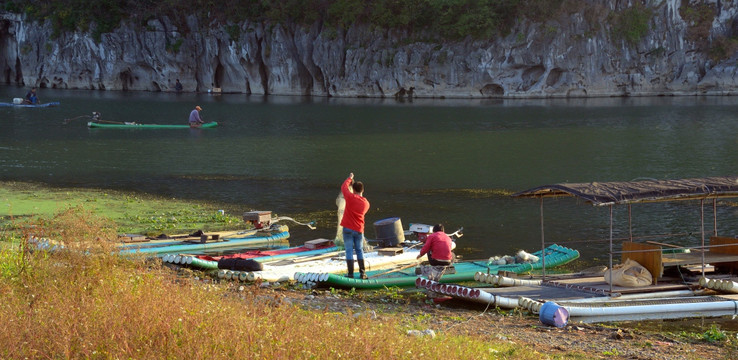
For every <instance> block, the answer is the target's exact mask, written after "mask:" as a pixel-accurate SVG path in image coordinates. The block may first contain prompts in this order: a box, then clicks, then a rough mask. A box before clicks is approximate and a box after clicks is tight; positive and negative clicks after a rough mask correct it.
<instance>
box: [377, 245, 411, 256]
mask: <svg viewBox="0 0 738 360" xmlns="http://www.w3.org/2000/svg"><path fill="white" fill-rule="evenodd" d="M403 252H405V250H403V248H401V247H386V248H381V249H377V254H379V255H383V256H395V255H399V254H402V253H403Z"/></svg>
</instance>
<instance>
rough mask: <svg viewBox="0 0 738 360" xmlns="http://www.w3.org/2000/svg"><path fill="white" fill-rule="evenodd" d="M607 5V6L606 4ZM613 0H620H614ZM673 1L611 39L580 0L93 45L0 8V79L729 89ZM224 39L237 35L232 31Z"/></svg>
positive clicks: (523, 90) (285, 87)
mask: <svg viewBox="0 0 738 360" xmlns="http://www.w3.org/2000/svg"><path fill="white" fill-rule="evenodd" d="M603 3H606V4H603ZM621 3H622V4H621ZM707 4H708V5H709V6H710V7H712V10H713V11H714V14H715V17H714V19H713V21H712V23H711V26H710V29H709V36H710V39H714V38H718V37H723V38H728V37H731V36H734V35H738V34H734V33H733V32H734V30H733V27H734V19H735V18H736V14H738V7H736V6H735V4H733V2H732V1H725V0H722V1H720V0H715V1H712V2H709V1H708V2H707ZM680 5H681V1H680V0H663V1H649V8H650V9H651V10H652V17H651V19H650V22H649V32H648V34H647V35H646V36H645V37H643V38H641V39H640V41H638V42H637V44H636V43H630V42H627V41H625V40H622V39H618V38H617V37H615V36H613V28H612V25H611V20H610V19H611V18H610V17H608V16H609V14H612V13H613V12H615V11H620V10H622V9H625V8H626V7H627V6H628V4H627V2H626V1H614V2H602V1H591V2H590V1H583V2H582V6H581V8H579V9H571V12H569V13H562V14H558V15H557V16H555V17H552V18H551V19H548V20H547V21H546V22H542V23H533V22H530V21H521V22H519V23H518V24H517V25H516V26H515V28H514V29H511V31H510V34H509V35H507V36H506V37H504V38H499V39H495V40H492V41H472V40H466V41H459V42H444V43H434V42H425V41H421V40H416V39H422V38H431V37H428V36H425V37H424V36H422V35H421V36H418V34H414V36H412V37H409V36H408V34H405V33H401V32H392V31H389V32H388V31H379V30H373V29H370V28H368V27H362V26H353V27H351V28H349V29H348V30H346V31H341V30H336V29H334V28H324V27H323V26H322V24H314V25H313V26H311V27H304V26H283V25H278V24H263V23H250V22H244V23H240V24H230V25H222V24H219V25H214V24H200V23H198V22H197V20H196V19H195V18H189V19H188V21H187V25H186V28H177V27H176V26H175V25H174V24H173V23H172V22H171V21H169V20H168V19H166V18H158V19H154V20H150V21H149V22H148V24H147V26H146V27H145V28H143V29H142V28H141V26H134V25H132V24H129V23H122V24H121V26H120V27H119V28H118V29H116V30H115V31H114V32H112V33H106V34H103V35H102V38H101V40H100V41H99V42H96V41H95V40H93V38H92V36H91V35H90V34H88V33H66V34H61V35H60V36H58V37H53V36H52V33H53V31H52V28H51V25H50V24H49V23H38V22H29V21H27V20H26V19H25V18H23V17H22V16H19V15H15V14H9V13H4V14H3V13H0V49H2V52H0V69H2V76H0V83H8V84H25V85H29V86H30V85H35V86H39V87H51V88H63V89H101V90H145V91H171V90H173V89H174V83H175V80H176V79H181V81H182V83H183V84H184V88H185V91H208V90H209V89H211V88H213V87H215V88H221V89H222V91H223V92H238V93H247V94H280V95H314V96H346V97H392V96H415V97H463V98H480V97H574V96H576V97H582V96H638V95H670V94H677V95H689V94H736V93H738V80H736V78H737V76H736V75H738V69H737V68H736V63H737V62H738V61H737V58H736V57H735V56H730V57H729V58H727V59H724V60H720V61H717V62H713V61H711V60H709V58H708V57H707V55H706V51H704V49H700V45H701V44H699V43H698V41H690V40H689V39H688V38H689V37H688V31H689V27H690V26H692V25H694V24H690V23H688V21H687V20H685V19H683V18H682V16H681V14H680V11H679V6H680ZM232 36H235V37H237V38H232Z"/></svg>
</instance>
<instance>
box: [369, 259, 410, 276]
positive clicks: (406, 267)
mask: <svg viewBox="0 0 738 360" xmlns="http://www.w3.org/2000/svg"><path fill="white" fill-rule="evenodd" d="M413 266H418V263H417V262H414V263H412V264H409V265H405V266H403V267H400V268H397V269H391V270H388V271H385V272H381V273H379V274H374V275H372V276H370V277H369V278H370V279H371V278H375V277H378V276H382V275H385V274H389V273H391V272H395V271H402V270H405V269H408V268H411V267H413Z"/></svg>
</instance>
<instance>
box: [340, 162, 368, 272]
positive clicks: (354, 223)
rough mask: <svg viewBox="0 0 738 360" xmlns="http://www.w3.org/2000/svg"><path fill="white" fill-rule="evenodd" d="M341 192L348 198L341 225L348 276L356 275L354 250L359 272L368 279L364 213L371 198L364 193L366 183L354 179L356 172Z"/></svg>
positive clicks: (342, 186)
mask: <svg viewBox="0 0 738 360" xmlns="http://www.w3.org/2000/svg"><path fill="white" fill-rule="evenodd" d="M341 193H343V198H344V199H345V200H346V209H345V210H344V212H343V219H341V226H342V227H343V245H344V247H345V248H346V266H347V267H348V274H347V275H346V276H347V277H350V278H353V277H354V251H356V261H357V262H358V263H359V273H360V274H361V278H362V279H366V278H367V276H366V273H365V271H364V248H363V244H364V215H366V213H367V211H369V200H367V199H366V198H365V197H364V196H363V194H364V184H363V183H362V182H361V181H354V173H351V174H349V177H348V178H347V179H346V180H345V181H344V182H343V185H341Z"/></svg>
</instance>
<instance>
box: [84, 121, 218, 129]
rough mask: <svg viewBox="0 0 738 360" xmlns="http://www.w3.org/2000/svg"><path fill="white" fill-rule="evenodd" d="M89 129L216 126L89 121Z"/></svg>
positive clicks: (206, 127)
mask: <svg viewBox="0 0 738 360" xmlns="http://www.w3.org/2000/svg"><path fill="white" fill-rule="evenodd" d="M87 126H88V127H90V128H104V129H210V128H214V127H216V126H218V123H217V122H215V121H212V122H207V123H204V124H202V125H200V126H199V127H194V128H193V127H190V125H188V124H177V125H166V124H139V123H135V122H125V123H101V122H94V121H90V122H88V123H87Z"/></svg>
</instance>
